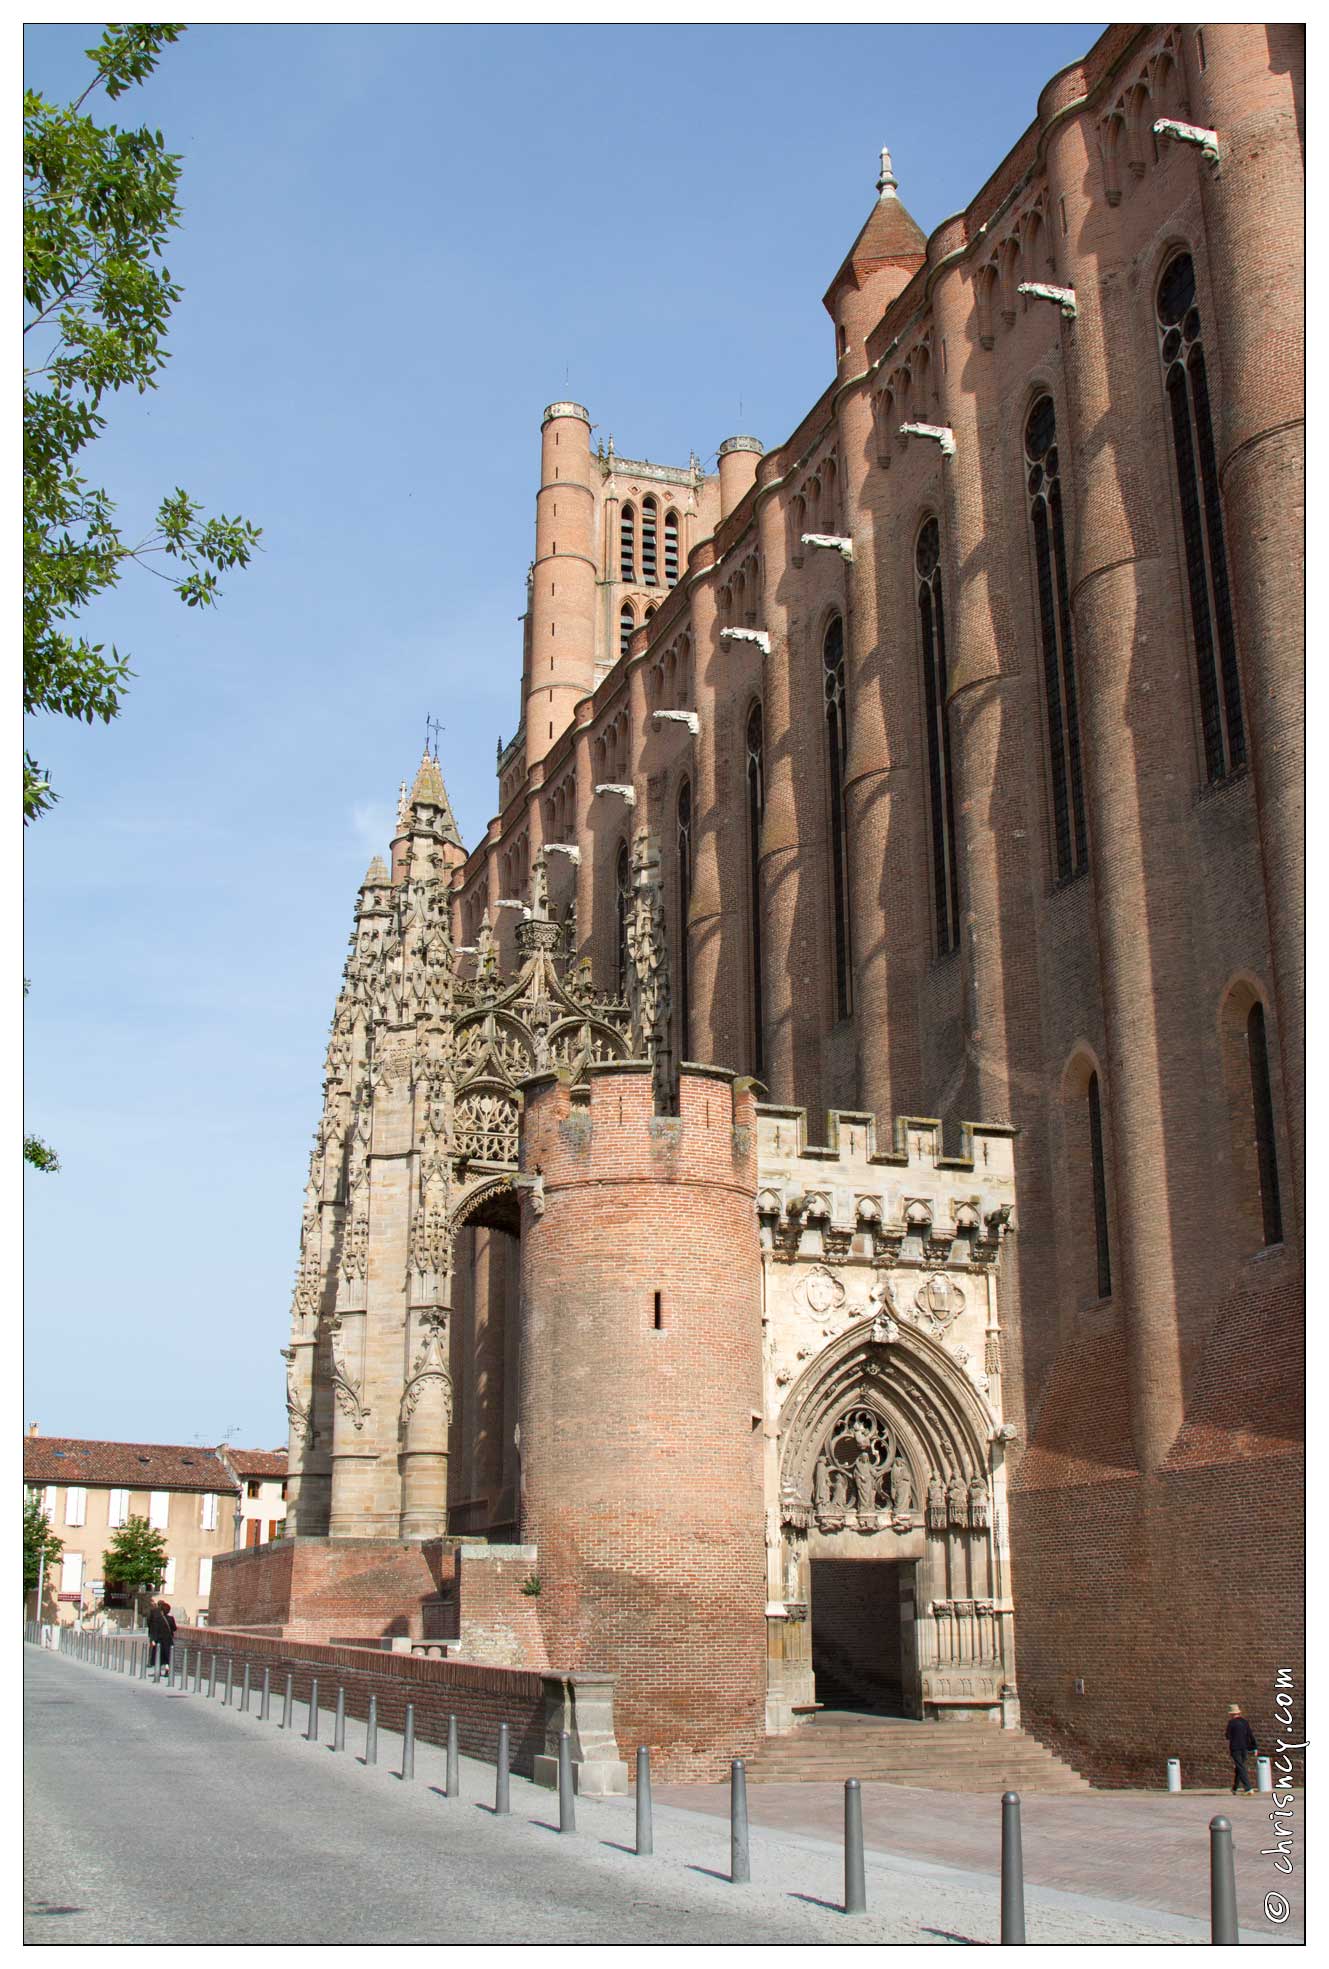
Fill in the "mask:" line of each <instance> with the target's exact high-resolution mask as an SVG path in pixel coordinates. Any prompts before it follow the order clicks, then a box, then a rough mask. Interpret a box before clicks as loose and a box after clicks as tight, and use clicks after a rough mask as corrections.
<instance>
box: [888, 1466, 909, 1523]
mask: <svg viewBox="0 0 1329 1969" xmlns="http://www.w3.org/2000/svg"><path fill="white" fill-rule="evenodd" d="M913 1501H914V1474H913V1471H912V1470H911V1469H910V1468H909V1465H908V1464H907V1463H906V1462H905V1460H904V1458H903V1456H897V1457H896V1459H895V1461H894V1463H893V1464H892V1465H891V1504H892V1506H893V1507H894V1509H895V1510H896V1512H897V1513H898V1514H899V1515H900V1516H901V1517H906V1516H907V1515H908V1513H909V1509H910V1507H911V1505H912V1504H913Z"/></svg>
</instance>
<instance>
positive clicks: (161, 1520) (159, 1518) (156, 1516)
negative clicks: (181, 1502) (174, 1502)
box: [148, 1490, 171, 1531]
mask: <svg viewBox="0 0 1329 1969" xmlns="http://www.w3.org/2000/svg"><path fill="white" fill-rule="evenodd" d="M170 1521H171V1493H170V1491H169V1490H154V1491H153V1492H152V1494H151V1496H150V1498H149V1500H148V1524H149V1525H150V1526H151V1528H152V1530H153V1531H165V1530H166V1528H167V1526H168V1525H169V1524H170Z"/></svg>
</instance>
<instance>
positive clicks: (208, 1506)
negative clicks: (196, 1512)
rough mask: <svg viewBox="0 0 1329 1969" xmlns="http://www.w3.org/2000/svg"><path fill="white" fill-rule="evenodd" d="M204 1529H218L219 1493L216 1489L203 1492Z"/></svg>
mask: <svg viewBox="0 0 1329 1969" xmlns="http://www.w3.org/2000/svg"><path fill="white" fill-rule="evenodd" d="M203 1529H204V1531H216V1529H217V1494H216V1492H215V1491H211V1490H209V1491H205V1492H204V1493H203Z"/></svg>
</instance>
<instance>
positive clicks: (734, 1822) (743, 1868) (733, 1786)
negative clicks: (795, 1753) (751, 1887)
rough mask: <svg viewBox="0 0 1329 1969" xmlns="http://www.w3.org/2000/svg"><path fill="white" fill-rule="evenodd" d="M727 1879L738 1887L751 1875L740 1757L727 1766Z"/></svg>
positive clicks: (744, 1775) (745, 1777) (744, 1769)
mask: <svg viewBox="0 0 1329 1969" xmlns="http://www.w3.org/2000/svg"><path fill="white" fill-rule="evenodd" d="M729 1878H730V1880H731V1882H732V1883H733V1884H734V1886H736V1887H739V1886H741V1885H742V1884H743V1882H744V1881H745V1880H750V1879H751V1878H752V1874H751V1872H750V1870H749V1864H748V1774H747V1767H746V1765H745V1764H744V1762H743V1759H742V1758H741V1757H735V1758H733V1759H732V1760H731V1762H730V1765H729Z"/></svg>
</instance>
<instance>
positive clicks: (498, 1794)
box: [494, 1723, 512, 1814]
mask: <svg viewBox="0 0 1329 1969" xmlns="http://www.w3.org/2000/svg"><path fill="white" fill-rule="evenodd" d="M510 1762H511V1752H510V1750H509V1748H508V1726H507V1724H506V1723H500V1724H499V1726H498V1762H497V1764H496V1765H495V1766H494V1811H495V1812H496V1813H498V1814H502V1813H504V1812H510V1811H511V1810H512V1799H511V1795H510V1794H511V1786H510V1785H509V1782H508V1779H509V1765H510Z"/></svg>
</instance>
